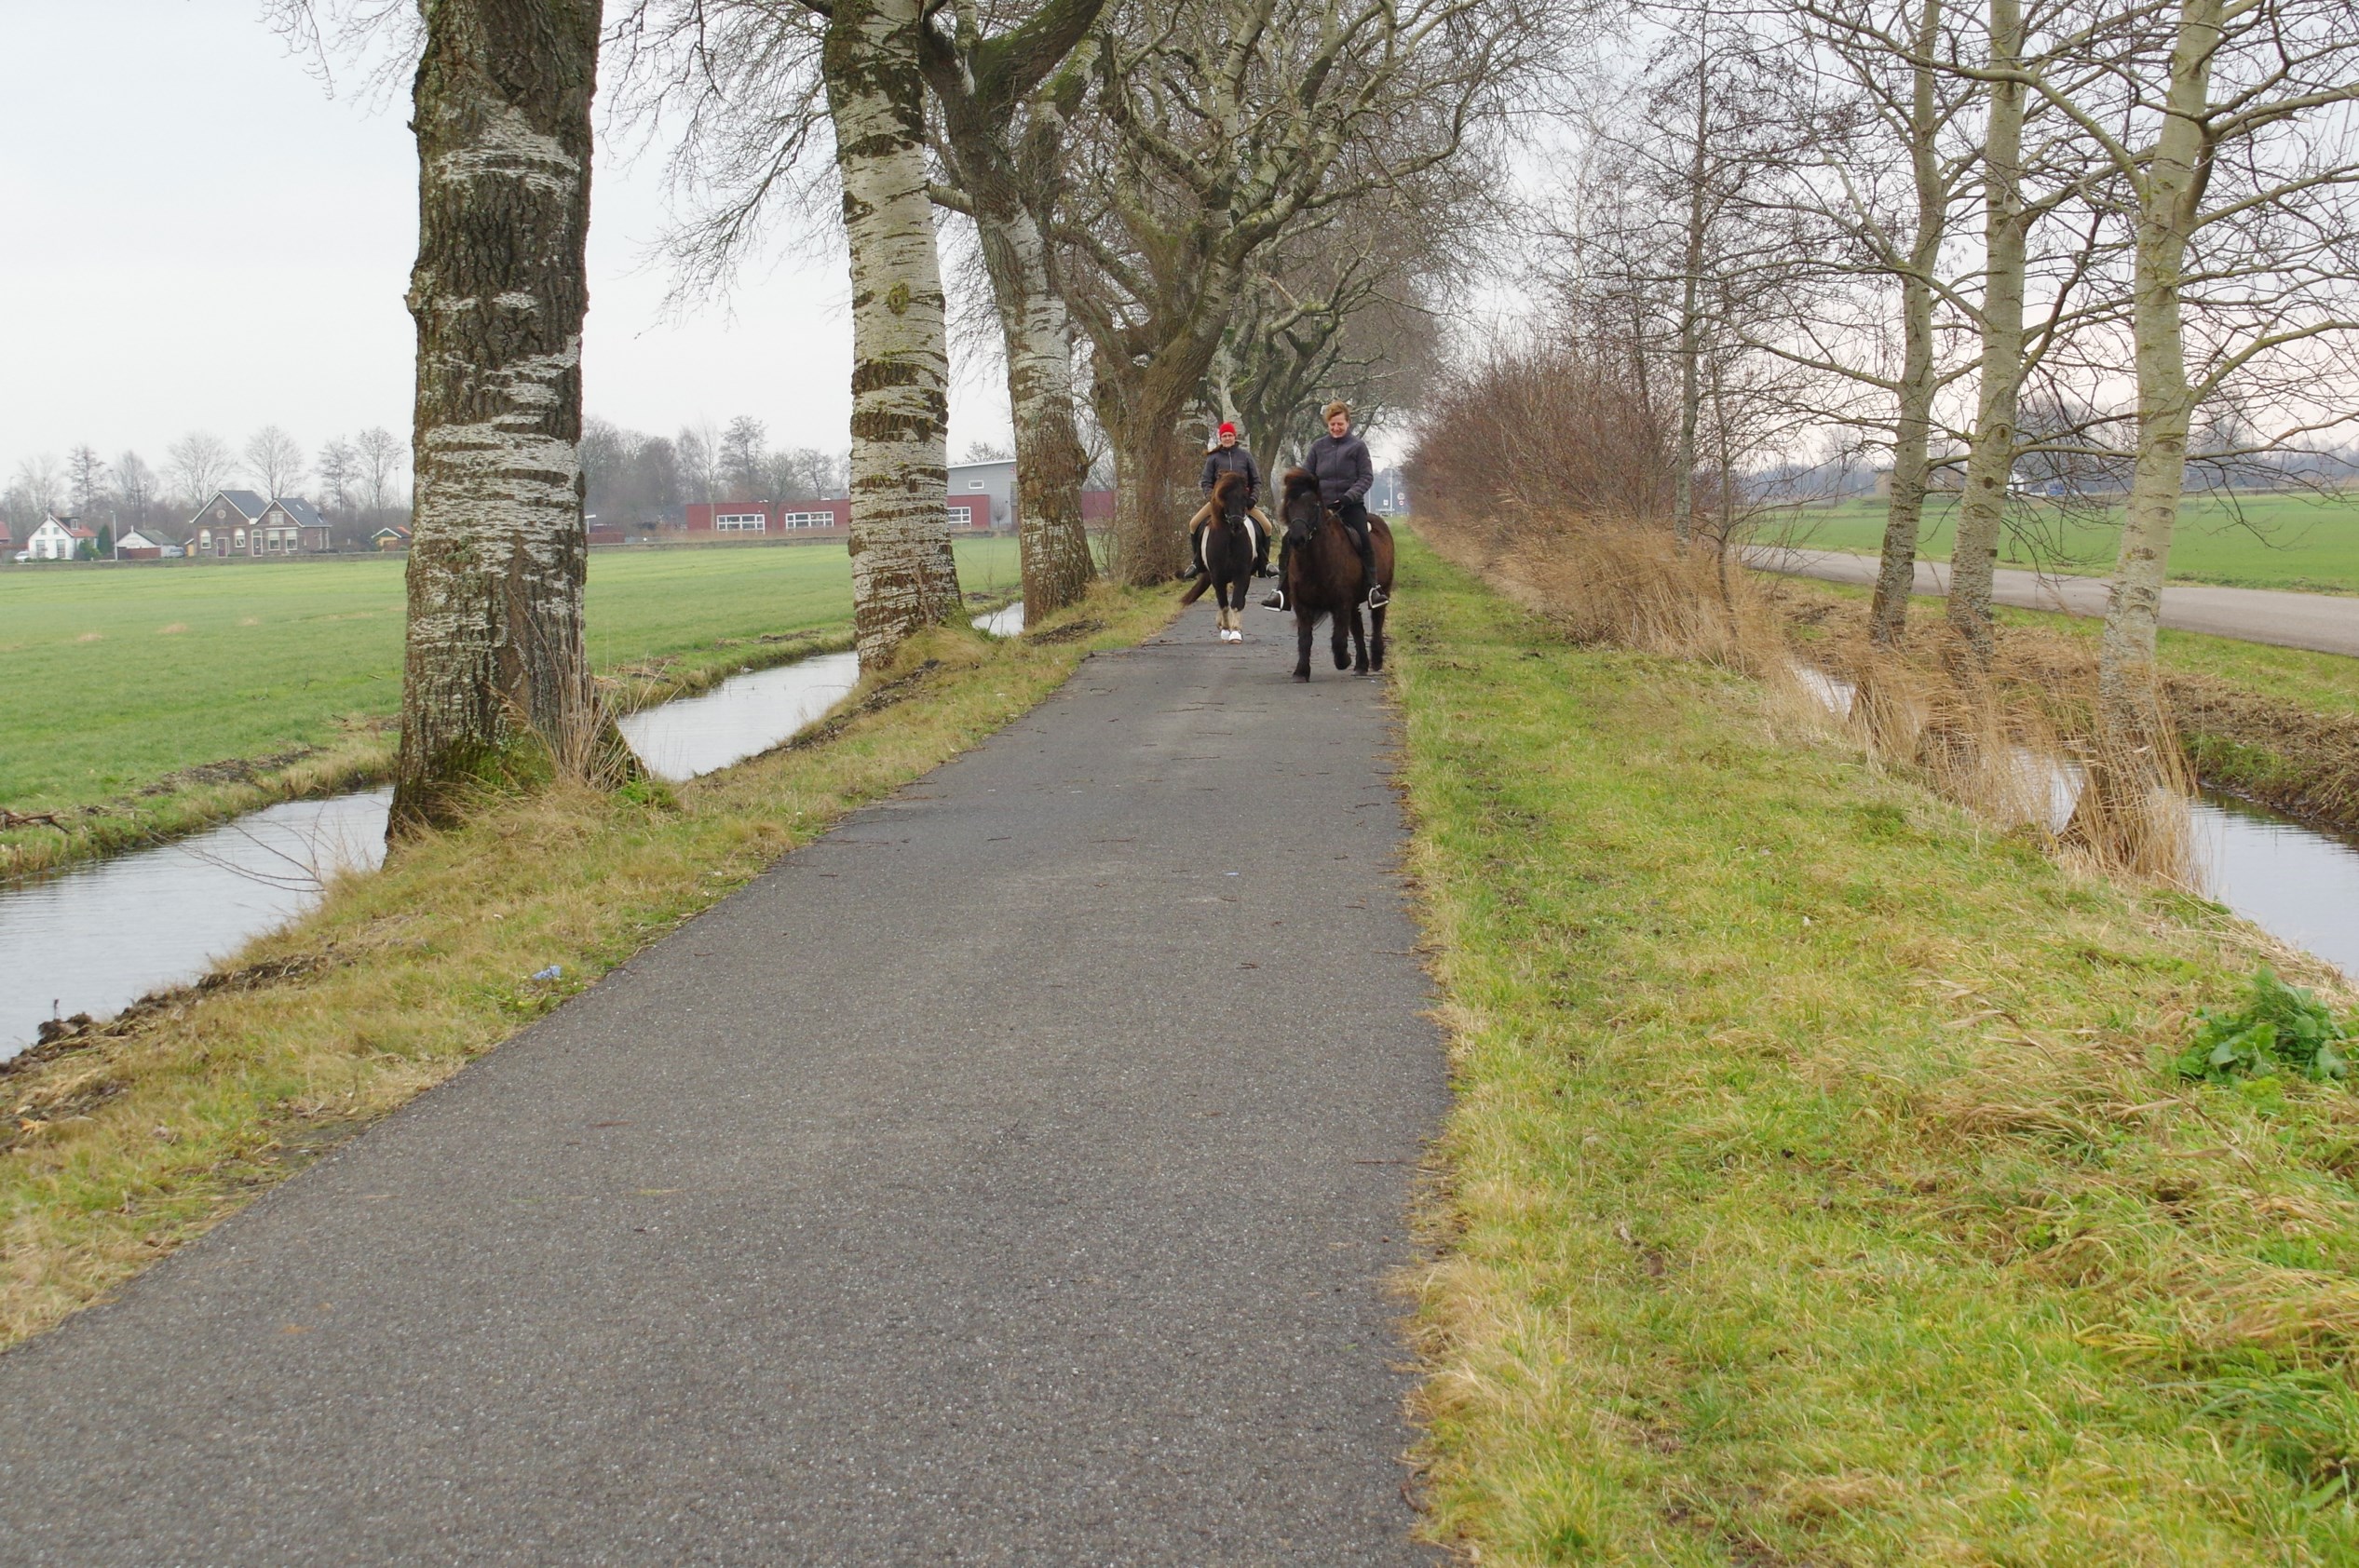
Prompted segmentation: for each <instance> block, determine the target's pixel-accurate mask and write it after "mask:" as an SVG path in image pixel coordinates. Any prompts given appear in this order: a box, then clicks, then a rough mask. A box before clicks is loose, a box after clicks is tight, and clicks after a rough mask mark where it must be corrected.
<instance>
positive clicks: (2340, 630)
mask: <svg viewBox="0 0 2359 1568" xmlns="http://www.w3.org/2000/svg"><path fill="white" fill-rule="evenodd" d="M1746 559H1747V560H1748V561H1750V562H1751V564H1753V565H1754V566H1756V567H1758V568H1759V569H1761V570H1762V571H1764V572H1781V573H1784V574H1787V575H1789V576H1796V577H1823V578H1824V579H1825V580H1826V581H1828V582H1830V583H1873V582H1874V581H1875V580H1876V565H1877V561H1876V557H1874V556H1872V555H1853V554H1851V552H1849V551H1848V550H1800V549H1790V548H1786V547H1782V546H1774V545H1770V546H1761V547H1756V548H1755V549H1752V550H1749V551H1747V552H1746ZM1917 591H1918V593H1932V594H1942V595H1946V594H1947V593H1948V592H1949V568H1948V566H1947V565H1946V564H1945V563H1943V562H1939V561H1918V563H1917ZM2108 591H2109V589H2108V584H2107V583H2106V580H2105V579H2104V578H2102V577H2052V576H2043V575H2042V574H2040V573H2038V572H2024V571H2018V570H2015V569H2013V568H2009V567H2001V568H2000V569H1999V571H1998V572H1997V573H1996V574H1995V575H1994V578H1993V581H1992V584H1991V597H1992V598H1994V599H1996V600H1997V601H1998V602H2000V603H2001V604H2012V605H2014V606H2016V607H2017V608H2019V609H2025V610H2061V611H2063V612H2064V613H2065V614H2066V615H2091V616H2096V615H2104V614H2105V604H2106V597H2107V594H2108ZM2162 624H2163V625H2164V626H2167V627H2171V628H2173V629H2176V630H2179V631H2202V632H2208V633H2209V634H2211V635H2212V636H2214V637H2235V638H2241V639H2242V640H2244V642H2273V643H2276V644H2277V645H2278V646H2279V647H2281V648H2309V649H2311V650H2312V651H2314V652H2317V653H2322V654H2348V655H2350V656H2352V657H2354V658H2359V599H2344V598H2341V597H2339V596H2338V595H2335V594H2329V593H2288V592H2286V591H2284V589H2281V588H2213V587H2211V586H2209V585H2207V584H2200V583H2174V584H2172V585H2171V586H2170V587H2168V588H2164V589H2163V590H2162Z"/></svg>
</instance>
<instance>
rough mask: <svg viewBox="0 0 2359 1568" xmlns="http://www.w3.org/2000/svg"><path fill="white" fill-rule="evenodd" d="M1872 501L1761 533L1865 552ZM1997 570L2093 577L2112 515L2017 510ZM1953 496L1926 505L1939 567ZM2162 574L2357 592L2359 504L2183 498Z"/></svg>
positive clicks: (1873, 544)
mask: <svg viewBox="0 0 2359 1568" xmlns="http://www.w3.org/2000/svg"><path fill="white" fill-rule="evenodd" d="M1884 507H1885V503H1884V502H1882V501H1881V500H1878V499H1874V498H1871V497H1867V496H1858V497H1854V498H1852V499H1851V500H1847V501H1843V502H1841V503H1839V504H1837V505H1835V506H1829V507H1799V508H1796V510H1794V511H1792V512H1783V513H1779V514H1777V515H1776V516H1774V517H1773V518H1772V519H1770V520H1769V521H1768V522H1766V523H1764V524H1763V525H1762V528H1761V531H1760V532H1761V535H1762V537H1764V538H1765V539H1766V538H1775V539H1780V540H1782V541H1783V542H1785V543H1788V544H1792V545H1796V546H1799V547H1805V548H1809V549H1822V550H1855V551H1859V552H1861V553H1863V554H1869V555H1872V554H1874V553H1875V552H1876V551H1877V550H1878V548H1879V547H1881V546H1882V544H1883V540H1884ZM2018 511H2019V514H2020V515H2019V516H2017V517H2015V518H2014V519H2013V520H2012V522H2011V529H2010V536H2009V537H2008V538H2007V540H2006V541H2005V545H2004V548H2003V550H2002V552H2001V558H2000V559H2001V563H2002V564H2007V565H2013V566H2027V567H2028V566H2040V567H2045V568H2046V569H2048V570H2049V571H2052V572H2070V573H2083V574H2105V573H2108V572H2110V571H2112V570H2113V555H2114V548H2115V546H2116V544H2117V542H2118V536H2117V529H2118V526H2119V521H2120V518H2119V514H2118V513H2114V514H2108V515H2107V516H2106V517H2104V518H2102V519H2097V518H2091V519H2087V520H2075V519H2070V518H2068V517H2066V516H2065V515H2064V514H2063V513H2062V512H2060V511H2059V510H2057V509H2056V508H2055V507H2052V506H2048V505H2045V504H2032V505H2029V506H2025V507H2019V508H2018ZM1957 514H1958V502H1957V497H1956V496H1954V495H1936V496H1931V497H1928V498H1927V501H1926V505H1925V526H1924V533H1923V534H1922V535H1921V536H1920V538H1919V541H1918V554H1919V555H1920V556H1922V557H1923V558H1924V559H1925V560H1927V561H1947V560H1948V559H1949V547H1950V541H1951V539H1952V538H1953V537H1955V535H1956V526H1957ZM2171 576H2172V578H2173V579H2174V580H2175V581H2178V582H2186V583H2226V584H2230V585H2232V586H2234V587H2238V588H2295V589H2299V590H2303V591H2307V592H2311V593H2359V497H2349V498H2334V499H2325V500H2322V499H2320V498H2318V497H2315V496H2307V495H2248V496H2244V497H2241V498H2240V499H2239V500H2238V501H2237V503H2236V505H2235V507H2233V508H2231V507H2230V506H2229V505H2228V504H2227V503H2225V502H2222V501H2219V500H2216V499H2213V498H2211V497H2208V496H2195V495H2190V496H2189V497H2188V498H2187V502H2186V505H2185V507H2184V508H2183V509H2182V510H2181V511H2180V513H2179V522H2178V530H2177V533H2176V535H2175V536H2174V537H2173V539H2172V542H2171Z"/></svg>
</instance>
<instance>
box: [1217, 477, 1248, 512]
mask: <svg viewBox="0 0 2359 1568" xmlns="http://www.w3.org/2000/svg"><path fill="white" fill-rule="evenodd" d="M1253 488H1254V487H1253V486H1252V485H1250V484H1248V483H1247V482H1246V481H1245V476H1244V475H1242V474H1223V475H1222V476H1221V477H1220V478H1218V479H1216V480H1213V504H1214V505H1215V506H1217V507H1220V515H1221V516H1222V517H1224V518H1227V519H1228V520H1231V521H1234V520H1236V519H1238V518H1241V517H1243V516H1244V515H1245V504H1246V502H1247V500H1248V499H1249V498H1250V497H1251V496H1252V494H1253Z"/></svg>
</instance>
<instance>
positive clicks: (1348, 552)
mask: <svg viewBox="0 0 2359 1568" xmlns="http://www.w3.org/2000/svg"><path fill="white" fill-rule="evenodd" d="M1285 488H1286V499H1285V501H1284V502H1283V503H1282V504H1281V507H1280V508H1279V518H1280V520H1281V522H1282V523H1283V525H1284V527H1285V530H1286V575H1285V579H1284V582H1285V588H1286V602H1287V603H1288V604H1289V605H1291V606H1292V607H1293V608H1294V612H1295V680H1297V681H1308V680H1309V679H1310V634H1311V632H1312V630H1313V629H1316V628H1317V626H1318V625H1319V617H1320V616H1322V615H1328V616H1332V617H1333V618H1334V620H1335V668H1336V669H1350V670H1352V671H1353V672H1355V673H1357V674H1361V675H1365V674H1367V673H1368V672H1369V671H1370V670H1372V669H1383V668H1384V612H1383V611H1382V610H1371V611H1369V612H1368V623H1369V631H1368V632H1363V631H1362V629H1361V626H1360V603H1361V601H1363V600H1364V599H1366V598H1367V597H1368V588H1367V585H1366V584H1365V583H1363V582H1362V581H1361V577H1362V575H1363V574H1362V572H1361V570H1360V552H1359V551H1358V550H1355V549H1353V548H1352V547H1351V535H1350V534H1349V533H1348V532H1346V531H1345V529H1344V526H1343V521H1342V520H1341V519H1339V518H1337V517H1336V516H1335V513H1334V512H1333V511H1331V510H1330V509H1328V507H1326V506H1325V505H1324V504H1323V503H1322V502H1321V501H1320V499H1319V481H1318V480H1315V479H1312V478H1311V477H1310V476H1309V475H1308V474H1307V473H1305V472H1303V471H1302V470H1301V469H1300V468H1290V469H1288V470H1287V471H1286V480H1285ZM1368 543H1369V545H1370V547H1371V548H1372V551H1373V553H1374V554H1375V556H1376V578H1377V580H1378V581H1379V582H1381V583H1383V584H1384V591H1385V593H1386V594H1387V595H1390V593H1391V592H1392V530H1391V528H1390V527H1389V526H1388V525H1387V524H1386V522H1385V520H1384V519H1382V518H1380V517H1376V516H1374V515H1373V514H1372V515H1371V516H1370V517H1369V519H1368ZM1347 638H1349V642H1350V645H1351V649H1352V652H1353V653H1356V654H1357V658H1354V657H1353V656H1352V653H1347V652H1346V651H1345V640H1346V639H1347Z"/></svg>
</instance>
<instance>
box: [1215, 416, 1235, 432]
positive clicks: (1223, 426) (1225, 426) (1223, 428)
mask: <svg viewBox="0 0 2359 1568" xmlns="http://www.w3.org/2000/svg"><path fill="white" fill-rule="evenodd" d="M1215 434H1218V435H1223V436H1233V435H1235V434H1237V426H1234V425H1231V424H1230V423H1229V422H1228V421H1227V420H1226V419H1224V420H1222V421H1221V422H1220V429H1219V430H1218V431H1216V432H1215Z"/></svg>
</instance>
